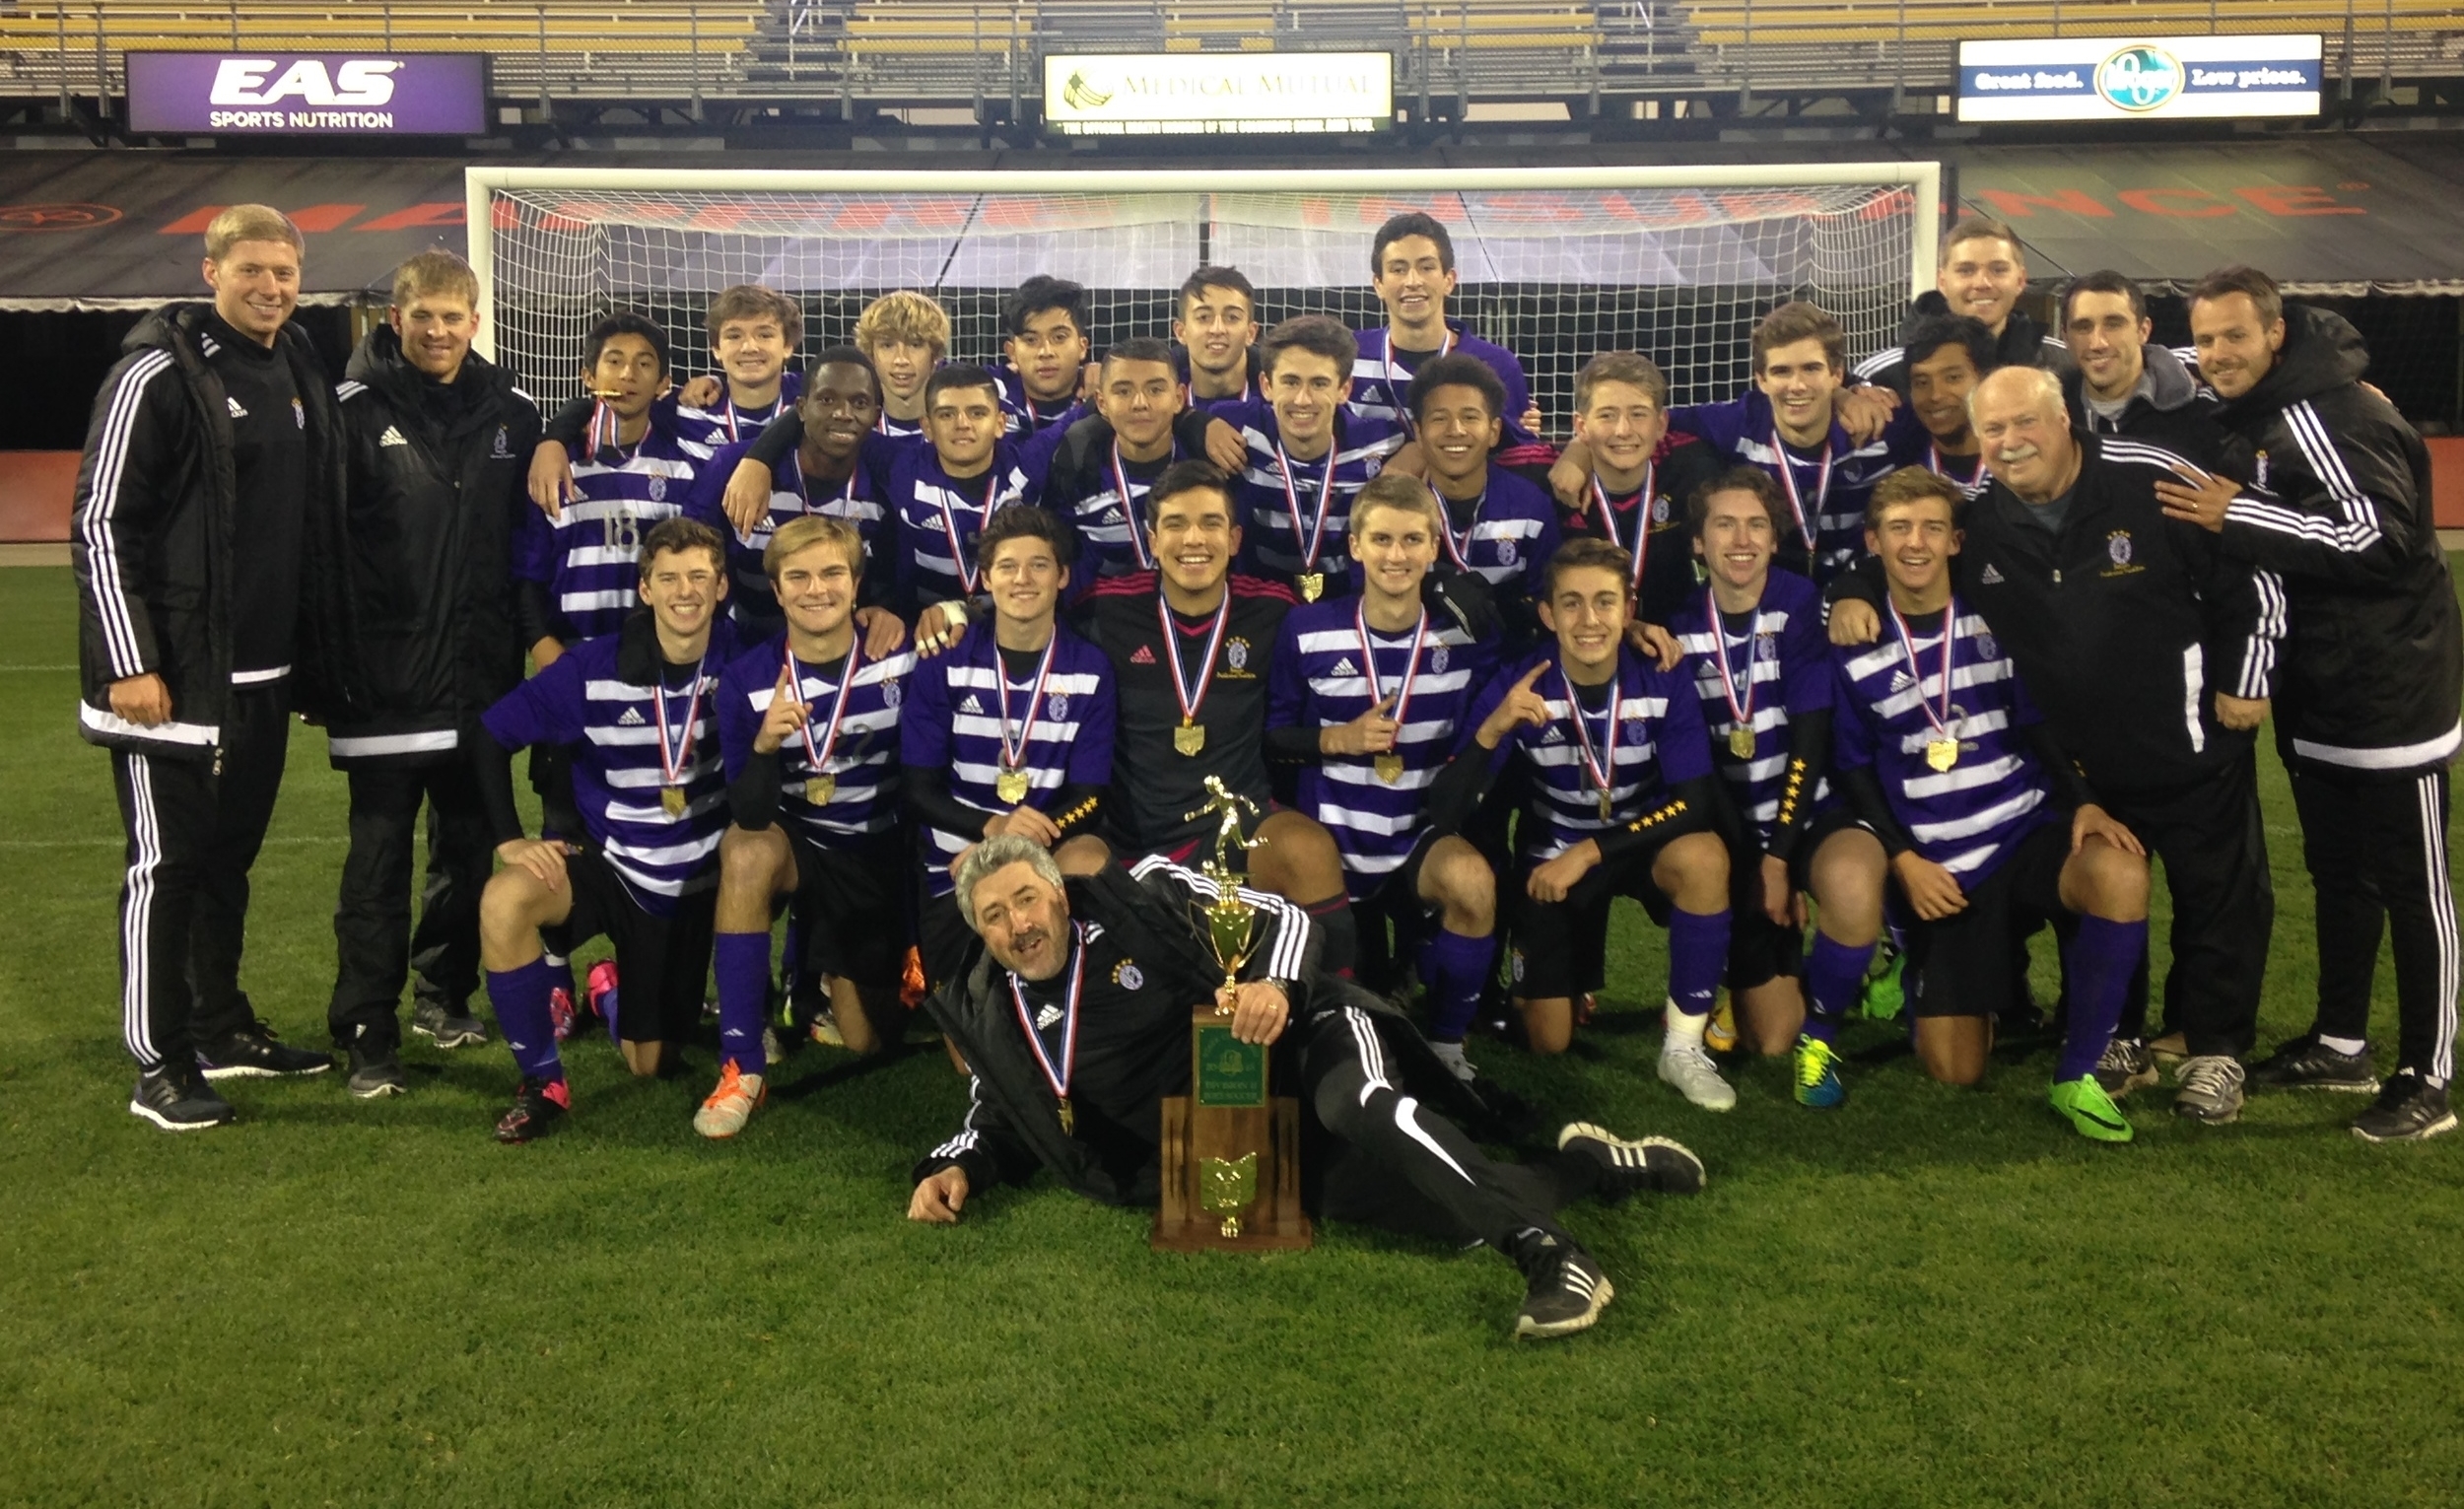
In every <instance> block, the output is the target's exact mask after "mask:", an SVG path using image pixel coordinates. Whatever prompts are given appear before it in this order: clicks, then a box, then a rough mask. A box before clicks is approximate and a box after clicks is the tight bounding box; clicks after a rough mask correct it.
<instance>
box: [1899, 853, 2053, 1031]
mask: <svg viewBox="0 0 2464 1509" xmlns="http://www.w3.org/2000/svg"><path fill="white" fill-rule="evenodd" d="M2070 857H2071V825H2070V824H2069V823H2066V822H2061V821H2058V820H2057V821H2051V822H2047V823H2046V824H2045V825H2044V826H2043V827H2040V828H2038V829H2037V830H2036V831H2035V832H2033V833H2031V834H2029V835H2028V836H2027V837H2025V838H2023V839H2021V840H2019V846H2018V847H2017V848H2016V849H2014V850H2013V851H2012V852H2011V853H2010V854H2009V855H2008V856H2006V857H2004V858H2003V861H2002V862H2001V863H2000V864H1998V865H1996V866H1995V867H1994V872H1993V873H1992V874H1990V875H1987V876H1986V877H1985V878H1984V880H1983V881H1982V882H1981V883H1980V884H1978V885H1976V886H1974V887H1971V888H1968V890H1967V900H1968V904H1967V906H1966V908H1965V909H1963V910H1961V911H1958V912H1954V913H1952V914H1951V916H1949V917H1946V918H1944V919H1942V920H1941V921H1940V922H1932V923H1925V922H1918V923H1911V924H1910V926H1909V927H1908V965H1909V969H1908V978H1909V980H1910V981H1911V982H1912V985H1911V988H1910V991H1909V995H1908V1009H1909V1011H1910V1012H1912V1013H1914V1014H1915V1015H1918V1016H1995V1015H1999V1014H2000V1013H2002V1012H2003V1011H2006V1010H2008V1009H2010V1008H2011V1007H2012V1006H2014V1005H2017V1004H2019V1001H2017V1000H2015V999H2014V998H2013V997H2014V994H2015V988H2016V987H2017V986H2018V985H2019V979H2020V977H2019V976H2018V975H2017V974H2016V973H2015V972H2014V971H2013V969H2012V967H2011V959H2012V954H2013V951H2014V950H2015V949H2016V948H2017V947H2018V945H2019V940H2020V939H2022V938H2025V937H2026V936H2027V935H2028V934H2029V933H2031V932H2034V931H2035V930H2036V929H2037V928H2038V927H2041V926H2044V925H2045V924H2047V923H2055V924H2062V923H2066V922H2067V921H2068V920H2069V918H2070V913H2069V912H2068V911H2067V910H2066V909H2065V908H2064V907H2063V905H2062V866H2063V865H2064V864H2066V863H2068V862H2069V861H2070ZM1894 904H1895V905H1898V906H1900V907H1903V908H1904V907H1905V905H1906V901H1905V899H1904V898H1902V897H1898V896H1896V888H1895V887H1894ZM1906 915H1913V914H1906Z"/></svg>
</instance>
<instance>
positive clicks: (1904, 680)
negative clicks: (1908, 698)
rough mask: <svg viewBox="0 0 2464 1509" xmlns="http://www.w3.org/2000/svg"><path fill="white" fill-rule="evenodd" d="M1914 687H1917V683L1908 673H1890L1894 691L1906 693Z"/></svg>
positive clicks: (1902, 671) (1900, 671)
mask: <svg viewBox="0 0 2464 1509" xmlns="http://www.w3.org/2000/svg"><path fill="white" fill-rule="evenodd" d="M1914 685H1916V682H1915V681H1914V680H1913V679H1911V678H1910V677H1909V675H1908V673H1907V672H1906V671H1904V670H1895V671H1892V672H1891V673H1890V689H1891V690H1892V691H1894V692H1904V691H1906V690H1907V689H1908V688H1910V687H1912V686H1914Z"/></svg>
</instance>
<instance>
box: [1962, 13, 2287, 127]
mask: <svg viewBox="0 0 2464 1509" xmlns="http://www.w3.org/2000/svg"><path fill="white" fill-rule="evenodd" d="M2322 72H2323V70H2322V68H2321V66H2320V46H2319V37H2318V35H2317V34H2316V33H2310V34H2301V35H2291V36H2156V37H2145V36H2142V37H2130V36H2055V37H2034V38H2029V39H2026V40H2021V41H1970V42H1961V43H1959V118H1960V119H1961V120H1976V121H1994V120H2190V119H2203V120H2223V119H2237V118H2245V117H2255V116H2262V115H2315V114H2317V113H2318V103H2319V80H2320V76H2321V74H2322Z"/></svg>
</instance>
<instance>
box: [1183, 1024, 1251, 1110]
mask: <svg viewBox="0 0 2464 1509" xmlns="http://www.w3.org/2000/svg"><path fill="white" fill-rule="evenodd" d="M1197 1053H1198V1097H1197V1098H1198V1104H1199V1105H1201V1106H1214V1107H1217V1108H1219V1109H1224V1110H1241V1109H1243V1108H1246V1107H1252V1106H1263V1105H1265V1104H1266V1047H1265V1045H1264V1044H1259V1043H1244V1042H1242V1041H1241V1040H1240V1039H1238V1038H1236V1037H1234V1036H1233V1035H1232V1029H1231V1027H1230V1026H1229V1025H1226V1026H1221V1027H1200V1028H1198V1048H1197Z"/></svg>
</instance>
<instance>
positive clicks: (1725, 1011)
mask: <svg viewBox="0 0 2464 1509" xmlns="http://www.w3.org/2000/svg"><path fill="white" fill-rule="evenodd" d="M1702 1046H1703V1047H1705V1048H1708V1049H1710V1050H1711V1051H1712V1052H1713V1053H1715V1054H1733V1053H1735V1052H1737V1003H1736V1002H1735V1001H1734V1000H1732V999H1730V998H1729V997H1728V996H1725V995H1723V996H1721V997H1720V1007H1719V1009H1718V1010H1716V1011H1714V1012H1712V1013H1711V1020H1709V1021H1707V1022H1705V1023H1703V1027H1702Z"/></svg>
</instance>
